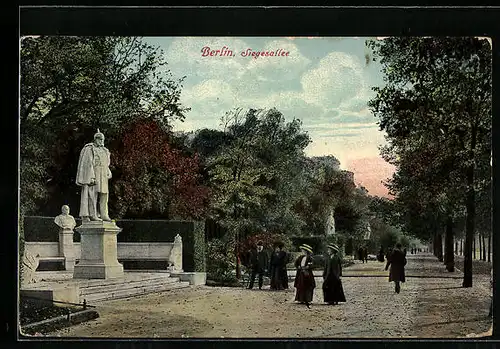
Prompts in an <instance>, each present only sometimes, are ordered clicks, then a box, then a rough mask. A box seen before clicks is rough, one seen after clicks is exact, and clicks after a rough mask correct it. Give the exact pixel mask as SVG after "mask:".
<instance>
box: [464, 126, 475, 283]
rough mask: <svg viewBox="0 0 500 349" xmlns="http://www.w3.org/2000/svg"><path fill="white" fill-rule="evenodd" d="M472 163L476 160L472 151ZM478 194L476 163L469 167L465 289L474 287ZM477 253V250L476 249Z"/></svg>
mask: <svg viewBox="0 0 500 349" xmlns="http://www.w3.org/2000/svg"><path fill="white" fill-rule="evenodd" d="M473 131H474V130H473ZM475 138H476V137H475V132H472V141H471V143H472V144H471V149H472V150H473V149H474V148H475V145H476V144H475V143H476V142H475ZM469 159H470V161H473V160H474V154H473V153H472V151H471V156H470V157H469ZM475 200H476V194H475V192H474V162H472V163H471V164H469V165H468V166H467V194H466V200H465V209H466V216H465V256H464V281H463V283H462V286H463V287H472V241H473V240H474V228H475V218H476V202H475ZM474 251H475V249H474Z"/></svg>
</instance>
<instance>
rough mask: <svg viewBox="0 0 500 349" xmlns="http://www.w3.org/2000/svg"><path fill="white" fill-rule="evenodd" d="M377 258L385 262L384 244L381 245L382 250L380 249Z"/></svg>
mask: <svg viewBox="0 0 500 349" xmlns="http://www.w3.org/2000/svg"><path fill="white" fill-rule="evenodd" d="M377 260H378V261H379V262H383V261H384V260H385V256H384V247H383V246H380V251H378V255H377Z"/></svg>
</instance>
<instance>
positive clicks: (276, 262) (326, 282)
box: [248, 241, 346, 307]
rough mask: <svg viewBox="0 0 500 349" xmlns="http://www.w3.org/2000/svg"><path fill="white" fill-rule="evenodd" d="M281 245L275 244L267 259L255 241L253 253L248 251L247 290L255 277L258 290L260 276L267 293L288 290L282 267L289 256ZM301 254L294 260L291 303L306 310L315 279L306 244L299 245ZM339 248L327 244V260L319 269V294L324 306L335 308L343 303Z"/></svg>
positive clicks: (309, 252) (310, 253) (285, 270)
mask: <svg viewBox="0 0 500 349" xmlns="http://www.w3.org/2000/svg"><path fill="white" fill-rule="evenodd" d="M283 248H284V244H283V243H276V244H275V245H274V251H273V253H272V254H271V256H270V258H269V257H268V255H267V253H266V252H265V251H264V247H263V243H262V241H258V242H257V246H256V248H255V249H254V250H252V251H250V254H249V258H248V266H249V267H250V268H251V270H252V272H251V275H250V283H249V286H248V288H249V289H253V287H254V284H255V279H256V278H257V276H258V283H259V289H262V286H263V281H264V275H266V274H267V275H269V277H270V289H271V290H284V289H288V273H287V268H286V265H287V263H288V260H289V255H288V253H286V252H285V251H284V249H283ZM300 251H301V255H300V256H299V257H298V258H297V259H296V260H295V264H294V265H295V268H296V275H295V282H294V287H295V288H296V295H295V301H297V302H299V303H301V304H305V305H306V306H307V307H310V303H311V302H312V299H313V294H314V289H315V288H316V280H315V279H314V273H313V259H312V254H313V251H312V247H311V246H309V245H307V244H302V245H301V246H300ZM338 252H339V248H338V246H336V245H334V244H330V245H328V253H327V258H326V259H325V265H324V268H323V295H324V301H325V303H328V304H331V305H335V304H338V303H339V302H345V301H346V299H345V295H344V290H343V288H342V281H341V279H340V277H341V276H342V260H341V258H340V257H339V255H338Z"/></svg>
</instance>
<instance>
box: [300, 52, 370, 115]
mask: <svg viewBox="0 0 500 349" xmlns="http://www.w3.org/2000/svg"><path fill="white" fill-rule="evenodd" d="M301 82H302V88H303V91H304V99H305V100H306V101H308V102H311V103H316V104H319V105H325V106H328V107H333V108H336V107H339V106H340V104H341V103H343V102H344V103H345V102H346V101H348V100H350V99H352V98H354V97H356V96H357V95H358V93H360V92H361V91H362V90H363V89H365V86H366V83H365V78H364V76H363V66H362V64H361V62H360V61H359V59H357V57H355V56H352V55H349V54H347V53H344V52H331V53H330V54H328V55H327V56H326V57H325V58H323V59H322V60H321V61H320V62H319V64H318V67H317V68H315V69H311V70H309V71H308V72H306V73H305V74H304V75H303V76H302V79H301Z"/></svg>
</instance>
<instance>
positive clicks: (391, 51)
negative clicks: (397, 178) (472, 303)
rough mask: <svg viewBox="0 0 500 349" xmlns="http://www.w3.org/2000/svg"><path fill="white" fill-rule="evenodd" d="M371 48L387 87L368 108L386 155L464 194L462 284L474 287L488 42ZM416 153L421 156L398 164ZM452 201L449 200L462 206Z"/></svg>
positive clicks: (414, 42) (485, 145)
mask: <svg viewBox="0 0 500 349" xmlns="http://www.w3.org/2000/svg"><path fill="white" fill-rule="evenodd" d="M368 45H369V46H370V47H371V48H372V49H373V51H374V54H375V58H374V59H378V58H380V62H381V64H382V66H383V73H384V75H385V81H386V86H385V87H382V88H374V90H375V91H376V92H377V96H376V97H375V98H374V99H373V100H372V101H371V102H370V107H371V109H372V110H373V112H374V113H375V115H376V116H377V117H379V119H380V128H381V130H384V131H386V132H387V135H388V140H389V146H388V147H387V149H386V151H387V152H388V153H389V154H390V155H391V157H392V159H393V162H394V163H395V164H396V165H397V167H398V172H399V171H400V170H399V167H401V162H402V161H406V162H408V164H409V166H410V167H413V168H415V169H416V170H417V171H418V170H423V172H422V173H424V174H425V176H421V177H422V178H424V177H426V178H427V179H428V180H430V181H431V182H433V183H434V186H441V185H442V186H443V188H444V189H446V192H445V193H444V194H446V196H448V197H450V198H456V197H457V191H462V197H463V199H462V200H463V202H464V203H465V210H466V224H465V225H466V228H465V230H466V234H465V235H466V238H465V261H464V281H463V286H464V287H471V286H472V240H473V238H474V231H475V218H476V199H475V197H476V192H478V191H482V190H484V188H485V186H486V184H487V182H488V180H484V176H482V175H478V171H484V169H485V168H488V164H487V163H485V159H487V158H488V157H490V154H491V142H490V137H491V48H490V45H489V43H488V42H487V41H486V40H480V39H477V38H389V39H385V40H382V41H369V42H368ZM439 148H443V149H442V150H440V151H438V152H437V153H436V154H437V155H438V156H436V158H435V159H436V161H434V164H435V165H437V166H428V164H429V161H427V160H428V159H425V153H426V150H427V149H434V150H436V149H439ZM410 151H411V152H413V154H415V155H417V154H418V153H419V152H422V154H421V155H420V156H414V157H409V156H406V157H403V158H402V159H401V158H399V159H398V157H399V156H400V155H401V154H404V153H408V152H410ZM423 157H424V161H422V158H423ZM487 162H488V163H489V161H487ZM451 165H453V167H451ZM439 169H441V171H439ZM429 170H431V171H429ZM436 170H437V171H436ZM445 170H448V172H446V171H445ZM425 172H427V173H425ZM449 172H453V173H452V174H451V175H450V174H449ZM445 173H446V174H445ZM443 174H444V175H443ZM478 178H481V180H478ZM453 182H456V183H459V186H458V187H454V186H453ZM399 189H400V188H399ZM399 189H397V191H398V190H399ZM453 201H454V199H452V200H451V201H448V203H454V204H456V202H453Z"/></svg>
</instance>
